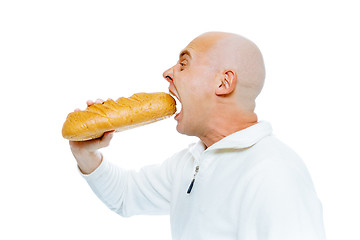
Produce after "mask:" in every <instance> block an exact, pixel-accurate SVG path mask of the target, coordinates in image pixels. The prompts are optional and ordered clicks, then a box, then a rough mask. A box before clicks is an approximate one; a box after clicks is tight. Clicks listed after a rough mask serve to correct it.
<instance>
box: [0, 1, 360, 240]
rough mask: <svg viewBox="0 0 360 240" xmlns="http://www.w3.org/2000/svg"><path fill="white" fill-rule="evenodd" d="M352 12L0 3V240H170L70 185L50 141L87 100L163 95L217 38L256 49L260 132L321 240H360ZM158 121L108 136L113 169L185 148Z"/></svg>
mask: <svg viewBox="0 0 360 240" xmlns="http://www.w3.org/2000/svg"><path fill="white" fill-rule="evenodd" d="M355 4H356V1H349V0H341V1H331V0H327V1H317V0H302V1H290V0H284V1H280V0H272V1H268V0H264V1H259V0H251V1H226V0H222V1H217V2H216V3H213V2H211V1H204V2H201V1H186V0H183V1H169V0H168V1H119V0H117V1H90V0H87V1H85V0H84V1H80V0H62V1H51V0H47V1H45V0H44V1H40V0H33V1H17V0H11V1H10V0H9V1H6V0H4V1H1V2H0V80H1V88H0V97H1V120H0V121H1V124H0V126H1V138H2V141H1V158H0V160H1V165H0V195H1V197H0V221H1V223H0V239H155V238H156V239H169V238H170V225H169V218H168V216H157V217H154V216H135V217H131V218H122V217H120V216H118V215H116V214H115V213H113V212H111V211H110V210H108V209H107V208H106V207H105V205H103V204H102V203H101V202H100V201H99V200H98V199H97V198H96V197H95V195H94V194H93V193H92V192H91V190H90V188H89V187H88V186H87V184H86V182H85V181H84V180H83V179H82V178H81V176H80V175H79V174H78V172H77V168H76V163H75V160H74V159H73V157H72V155H71V152H70V150H69V147H68V142H67V141H66V140H64V139H63V138H62V136H61V128H62V124H63V122H64V120H65V118H66V115H67V113H69V112H70V111H72V110H73V109H74V108H76V107H81V108H85V101H86V100H88V99H96V98H104V99H107V98H109V97H110V98H115V99H116V98H118V97H120V96H126V97H128V96H130V95H131V94H133V93H135V92H156V91H165V92H166V91H167V87H168V85H167V82H166V81H165V80H163V79H162V73H163V71H164V70H166V69H167V68H168V67H170V66H172V65H173V64H174V63H175V62H176V61H177V57H178V54H179V51H180V50H181V49H182V48H183V47H185V46H186V45H187V43H188V42H189V41H191V40H192V39H193V38H195V37H196V36H198V35H199V34H201V33H203V32H206V31H229V32H234V33H238V34H241V35H244V36H246V37H248V38H250V39H251V40H253V41H254V42H255V43H256V44H257V45H258V46H259V47H260V49H261V50H262V52H263V55H264V58H265V62H266V67H267V79H266V85H265V88H264V90H263V93H262V94H261V95H260V97H259V99H258V103H257V110H256V112H257V114H258V116H259V119H261V120H267V121H270V122H271V123H272V125H273V128H274V134H275V135H276V136H277V137H279V138H280V139H281V140H282V141H284V142H285V143H286V144H288V145H290V146H291V147H292V148H293V149H294V150H295V151H296V152H297V153H298V154H299V155H300V156H302V158H303V159H304V161H305V162H306V164H307V166H308V169H309V171H310V173H311V175H312V177H313V181H314V184H315V187H316V190H317V193H318V196H319V198H320V199H321V201H322V204H323V210H324V221H325V227H326V232H327V237H328V239H330V240H331V239H333V240H335V239H347V240H350V239H360V232H359V227H360V217H359V216H360V206H359V204H360V196H359V191H360V186H359V185H360V164H359V162H360V154H359V144H360V142H359V134H360V129H359V122H360V117H359V103H360V97H359V93H358V92H359V82H360V81H359V80H360V74H359V68H360V60H359V56H360V48H359V43H360V36H359V29H360V27H359V23H360V17H359V10H360V9H359V7H358V6H357V5H355ZM175 126H176V122H175V121H174V120H173V119H172V118H170V119H167V120H164V121H162V122H158V123H154V124H152V125H148V126H145V127H142V128H138V129H134V130H129V131H127V132H123V133H117V134H116V135H115V137H114V139H113V141H112V143H111V146H110V147H109V148H107V149H105V150H104V153H105V154H107V155H108V157H109V158H111V159H113V162H115V163H117V164H119V165H121V166H123V167H124V168H128V169H130V168H136V169H138V168H140V167H141V166H143V165H146V164H152V163H160V162H162V161H163V160H165V159H166V158H167V157H170V156H171V155H172V154H174V153H175V152H177V151H179V150H181V149H183V148H184V147H186V146H187V145H188V144H189V143H191V142H194V141H196V140H197V139H195V138H193V137H187V136H183V135H180V134H178V133H177V132H176V130H175Z"/></svg>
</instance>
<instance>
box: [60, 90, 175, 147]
mask: <svg viewBox="0 0 360 240" xmlns="http://www.w3.org/2000/svg"><path fill="white" fill-rule="evenodd" d="M175 112H176V102H175V99H174V98H173V97H172V96H170V95H169V94H167V93H161V92H160V93H136V94H134V95H132V96H131V97H129V98H124V97H121V98H119V99H118V100H116V101H114V100H107V101H105V102H104V103H102V104H101V103H98V104H93V105H91V106H88V107H87V108H86V109H85V110H84V111H75V112H72V113H69V114H68V116H67V118H66V121H65V123H64V125H63V128H62V136H63V137H64V138H66V139H68V140H71V141H86V140H90V139H95V138H99V137H101V136H102V135H103V134H104V132H107V131H112V130H115V131H116V132H119V131H124V130H127V129H130V128H134V127H138V126H142V125H145V124H149V123H153V122H156V121H159V120H162V119H164V118H167V117H169V116H171V115H173V114H174V113H175Z"/></svg>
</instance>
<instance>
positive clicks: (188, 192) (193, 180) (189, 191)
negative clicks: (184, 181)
mask: <svg viewBox="0 0 360 240" xmlns="http://www.w3.org/2000/svg"><path fill="white" fill-rule="evenodd" d="M198 172H199V166H196V168H195V173H194V177H193V179H192V181H191V183H190V186H189V188H188V190H187V192H186V193H187V194H190V193H191V190H192V188H193V186H194V182H195V177H196V174H197V173H198Z"/></svg>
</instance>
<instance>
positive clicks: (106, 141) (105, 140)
mask: <svg viewBox="0 0 360 240" xmlns="http://www.w3.org/2000/svg"><path fill="white" fill-rule="evenodd" d="M114 132H115V131H110V132H106V133H104V135H103V136H102V137H101V138H100V139H98V148H99V149H100V148H104V147H108V146H109V145H110V141H111V139H112V138H113V135H114Z"/></svg>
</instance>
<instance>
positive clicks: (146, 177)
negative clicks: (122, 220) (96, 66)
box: [70, 100, 172, 216]
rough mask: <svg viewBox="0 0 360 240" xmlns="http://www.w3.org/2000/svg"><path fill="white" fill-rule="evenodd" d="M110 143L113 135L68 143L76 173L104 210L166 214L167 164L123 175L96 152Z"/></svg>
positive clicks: (122, 212)
mask: <svg viewBox="0 0 360 240" xmlns="http://www.w3.org/2000/svg"><path fill="white" fill-rule="evenodd" d="M97 102H101V100H98V101H97ZM97 102H95V103H97ZM87 104H88V105H91V104H93V102H91V101H88V103H87ZM75 111H76V110H75ZM111 139H112V132H107V133H105V134H104V135H103V136H102V137H101V138H98V139H94V140H89V141H82V142H74V141H70V147H71V151H72V153H73V155H74V157H75V159H76V161H77V163H78V167H79V170H80V172H81V173H82V175H83V177H84V178H85V179H86V181H87V182H88V184H89V185H90V187H91V189H92V190H93V192H94V193H95V194H96V195H97V196H98V197H99V198H100V200H102V201H103V202H104V204H105V205H107V207H109V208H110V209H111V210H113V211H115V212H117V213H118V214H120V215H122V216H130V215H134V214H166V213H168V212H169V208H170V207H169V206H170V205H169V199H170V189H171V187H170V185H171V184H170V182H171V178H172V174H171V173H170V172H169V171H171V169H172V168H171V166H170V164H169V163H168V162H169V161H166V162H165V163H164V164H161V165H153V166H148V167H144V168H143V169H141V171H139V172H135V171H125V170H123V169H121V168H119V167H117V166H115V165H114V164H111V163H110V162H108V161H106V159H105V160H104V159H103V156H102V154H101V153H100V152H99V149H100V148H103V147H107V146H108V145H109V143H110V141H111Z"/></svg>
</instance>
